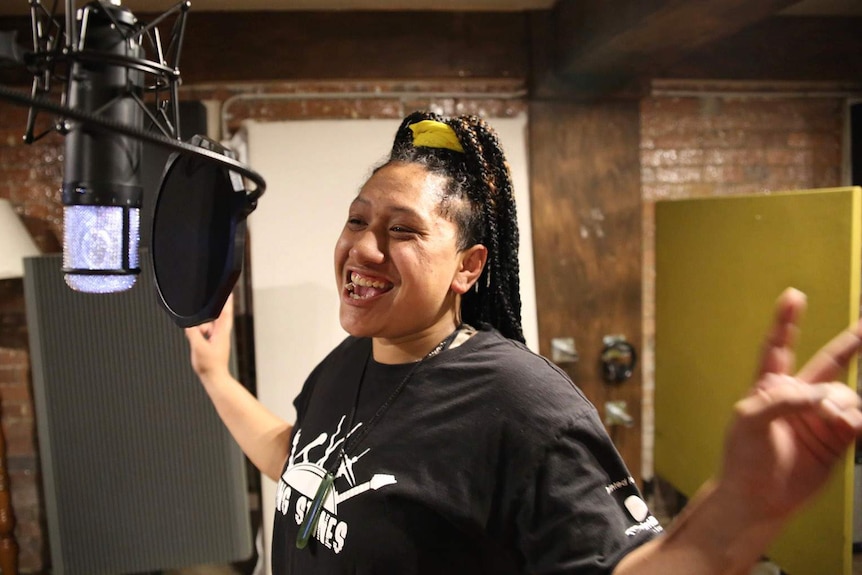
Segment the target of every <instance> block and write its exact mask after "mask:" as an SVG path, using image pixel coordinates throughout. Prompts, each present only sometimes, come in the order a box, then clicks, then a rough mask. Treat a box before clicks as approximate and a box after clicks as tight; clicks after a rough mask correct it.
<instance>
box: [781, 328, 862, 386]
mask: <svg viewBox="0 0 862 575" xmlns="http://www.w3.org/2000/svg"><path fill="white" fill-rule="evenodd" d="M860 349H862V320H860V321H859V322H857V323H856V325H855V326H853V327H851V328H849V329H846V330H844V331H842V332H841V333H839V334H838V335H837V336H835V337H834V338H833V339H832V340H831V341H830V342H829V343H827V344H826V345H824V346H823V347H821V348H820V350H819V351H818V352H817V353H816V354H814V356H813V357H812V358H811V359H810V360H809V361H808V362H807V363H806V364H805V365H804V366H803V367H802V369H800V370H799V372H798V373H797V374H796V377H797V378H799V379H800V380H802V381H807V382H808V383H817V382H820V381H833V380H835V379H837V378H838V376H839V375H841V373H843V372H844V370H845V369H846V368H847V366H848V365H849V363H850V360H851V359H853V357H854V356H855V355H856V354H857V353H859V350H860Z"/></svg>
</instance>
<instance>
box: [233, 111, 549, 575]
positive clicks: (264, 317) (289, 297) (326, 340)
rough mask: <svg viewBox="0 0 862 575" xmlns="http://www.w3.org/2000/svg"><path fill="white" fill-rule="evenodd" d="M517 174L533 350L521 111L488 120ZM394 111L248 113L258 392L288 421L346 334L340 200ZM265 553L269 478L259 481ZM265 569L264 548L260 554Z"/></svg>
mask: <svg viewBox="0 0 862 575" xmlns="http://www.w3.org/2000/svg"><path fill="white" fill-rule="evenodd" d="M489 122H490V123H491V125H492V126H493V127H494V128H495V129H496V131H497V132H498V134H499V136H500V139H501V141H502V143H503V148H504V151H505V153H506V156H507V159H508V160H509V163H510V166H511V169H512V176H513V179H514V185H515V191H516V200H517V203H518V218H519V223H520V235H521V245H520V253H521V259H520V272H521V298H522V300H523V303H522V306H523V309H522V315H523V328H524V335H525V337H526V339H527V345H528V346H529V347H530V348H531V349H533V350H538V327H537V320H536V302H535V300H536V298H535V282H534V279H533V249H532V242H531V231H530V203H529V191H528V169H527V149H526V128H527V117H526V116H525V115H522V116H519V117H517V118H507V119H497V120H489ZM399 124H400V120H301V121H291V122H270V123H259V122H247V123H246V124H245V125H244V133H245V139H246V141H245V146H246V150H247V154H248V158H247V160H248V162H249V164H250V165H251V166H252V167H253V168H254V169H255V170H256V171H257V172H259V173H261V174H262V175H263V177H264V178H265V179H266V181H267V190H266V193H265V194H264V195H263V196H262V197H261V199H260V204H259V206H258V208H257V210H256V211H255V212H254V213H253V214H252V215H251V216H250V217H249V220H248V222H249V229H250V233H251V277H252V297H253V305H254V310H253V313H254V341H255V361H256V371H257V394H258V398H259V399H260V400H261V401H262V402H263V403H264V404H265V405H266V406H267V407H268V408H269V409H271V410H272V411H273V412H275V413H276V414H278V415H280V416H281V417H283V418H285V419H287V420H289V421H293V420H294V419H295V417H296V413H295V411H294V409H293V399H294V397H296V395H297V394H298V393H299V390H300V389H301V387H302V384H303V382H304V381H305V378H306V377H307V375H308V374H309V373H310V372H311V370H312V369H313V368H314V366H315V365H317V363H318V362H320V360H322V359H323V357H324V356H325V355H326V354H327V353H328V352H329V351H330V350H331V349H332V348H333V347H334V346H335V345H337V344H338V342H340V341H341V340H342V339H343V338H344V337H345V336H346V333H345V332H344V331H343V330H342V329H341V326H340V325H339V322H338V291H337V289H336V282H335V271H334V264H333V255H332V254H333V249H334V247H335V242H336V239H337V238H338V235H339V234H340V233H341V228H342V227H343V225H344V221H345V219H346V217H347V208H348V205H349V204H350V202H351V201H352V200H353V198H354V197H355V196H356V194H357V193H358V192H359V188H360V187H361V186H362V184H363V183H364V182H365V180H366V179H367V178H368V176H369V175H370V173H371V169H372V168H373V167H374V166H376V165H378V164H379V163H380V162H381V161H383V160H384V159H385V157H386V155H387V154H388V152H389V148H390V146H391V144H392V140H393V138H394V135H395V131H396V129H397V128H398V125H399ZM262 485H263V488H262V489H263V493H262V497H263V503H262V505H263V518H264V519H263V525H264V551H265V553H266V554H267V555H268V553H269V548H270V539H271V532H270V530H271V522H272V517H273V513H274V510H275V507H274V503H275V484H274V483H273V482H272V481H270V480H269V479H266V478H264V479H263V482H262ZM266 565H267V573H269V572H270V571H269V557H268V556H267V557H266Z"/></svg>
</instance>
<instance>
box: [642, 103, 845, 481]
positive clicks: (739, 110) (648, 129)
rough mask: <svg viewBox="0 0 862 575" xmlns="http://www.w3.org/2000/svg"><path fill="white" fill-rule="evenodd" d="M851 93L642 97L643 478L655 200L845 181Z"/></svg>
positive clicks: (649, 440) (649, 422) (648, 453)
mask: <svg viewBox="0 0 862 575" xmlns="http://www.w3.org/2000/svg"><path fill="white" fill-rule="evenodd" d="M845 105H846V104H845V100H844V99H843V98H840V97H828V96H825V97H822V98H820V97H792V96H788V95H786V94H785V95H768V94H766V95H755V94H752V95H749V96H746V95H745V94H744V93H743V94H740V93H738V92H732V93H731V92H728V93H727V94H722V93H721V92H718V93H711V94H704V95H700V96H688V97H673V96H667V97H650V98H646V99H644V100H643V101H642V103H641V177H642V185H643V187H642V192H643V199H644V211H643V231H644V243H643V248H644V265H643V270H644V276H643V338H644V339H643V341H644V344H643V346H644V349H643V353H642V368H643V374H644V397H643V408H644V465H643V469H644V476H645V477H651V476H652V446H653V434H654V429H653V419H652V412H653V391H654V375H655V373H654V372H655V364H654V355H653V351H654V343H655V316H654V313H655V289H654V288H655V252H654V247H655V202H656V200H662V199H677V198H693V197H703V196H728V195H738V194H758V193H764V192H770V191H782V190H794V189H808V188H823V187H834V186H840V185H841V184H842V182H841V174H842V151H843V150H842V134H843V126H844V115H845Z"/></svg>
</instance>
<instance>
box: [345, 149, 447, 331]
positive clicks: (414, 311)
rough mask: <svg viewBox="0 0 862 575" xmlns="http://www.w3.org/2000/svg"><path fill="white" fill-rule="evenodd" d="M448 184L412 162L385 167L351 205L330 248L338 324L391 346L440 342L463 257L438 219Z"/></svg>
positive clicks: (366, 185)
mask: <svg viewBox="0 0 862 575" xmlns="http://www.w3.org/2000/svg"><path fill="white" fill-rule="evenodd" d="M444 182H445V180H444V179H443V178H442V177H441V176H438V175H434V174H430V173H429V172H428V171H427V170H426V169H425V168H423V167H421V166H418V165H416V164H399V163H396V164H389V165H387V166H386V167H384V168H382V169H380V170H378V171H377V172H376V173H375V174H374V175H373V176H371V178H370V179H369V180H368V181H367V182H366V183H365V185H364V186H363V187H362V190H360V192H359V195H358V196H357V197H356V199H354V200H353V202H352V203H351V204H350V209H349V211H348V216H347V223H346V224H345V225H344V229H343V230H342V232H341V236H340V237H339V238H338V243H337V244H336V246H335V274H336V280H337V282H338V289H339V292H340V295H341V305H340V320H341V325H342V327H343V328H344V329H345V330H346V331H347V332H348V333H349V334H351V335H354V336H357V337H377V338H385V339H387V340H390V341H391V343H395V344H397V343H399V342H408V341H412V340H415V339H416V338H420V337H431V336H434V337H436V336H437V335H438V334H443V335H442V336H441V337H445V335H446V334H448V333H449V332H450V331H451V330H452V328H453V327H454V325H455V322H456V321H457V309H456V307H457V306H458V305H460V300H459V298H458V296H457V293H456V292H459V291H461V288H460V287H459V286H460V284H459V283H458V282H455V284H456V285H455V289H454V290H453V289H452V288H453V281H455V278H456V276H457V275H458V273H459V270H460V269H461V268H462V260H463V253H459V251H458V249H457V247H456V246H457V233H458V230H457V228H456V225H455V224H454V223H453V222H451V221H449V220H447V219H445V218H444V217H443V216H441V215H440V210H439V205H440V200H441V198H442V192H443V186H444Z"/></svg>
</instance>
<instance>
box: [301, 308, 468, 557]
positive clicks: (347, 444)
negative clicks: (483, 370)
mask: <svg viewBox="0 0 862 575" xmlns="http://www.w3.org/2000/svg"><path fill="white" fill-rule="evenodd" d="M465 328H466V329H472V328H470V326H467V325H466V324H460V325H459V326H458V327H456V328H455V331H453V332H452V333H450V334H449V335H448V336H446V338H445V339H444V340H443V341H441V342H440V343H438V344H437V345H436V346H435V347H434V349H432V350H431V351H429V352H428V353H427V354H426V355H425V357H423V358H422V359H420V360H419V361H417V362H416V363H415V364H414V365H413V367H411V368H410V371H408V372H407V375H405V376H404V378H403V379H402V380H401V381H400V382H399V383H398V385H397V386H396V387H395V389H393V390H392V393H390V394H389V397H387V398H386V401H384V402H383V403H382V404H381V405H380V407H379V408H377V411H376V412H375V413H374V415H373V416H371V419H369V420H368V423H366V424H365V425H364V426H362V428H361V429H359V430H358V432H357V433H356V435H353V436H352V437H351V436H348V437H346V438H345V440H344V442H343V443H342V444H341V449H340V450H339V453H338V456H337V457H336V458H335V463H334V464H333V465H332V466H330V467H328V468H326V473H325V474H324V476H323V477H321V479H320V484H319V485H318V487H317V492H316V493H315V494H314V499H312V502H311V505H310V506H309V507H308V509H307V510H306V513H305V517H304V518H303V520H302V523H301V524H300V526H299V531H298V532H297V534H296V547H297V549H305V547H306V546H307V545H308V542H309V540H310V539H311V537H312V535H313V534H314V532H315V531H317V524H318V522H319V521H320V515H321V512H322V510H323V507H324V504H325V501H326V498H327V497H328V496H329V492H330V491H332V489H333V485H334V483H335V475H336V473H337V472H338V465H339V464H340V463H341V462H342V461H344V460H345V459H346V457H347V453H348V452H349V451H351V450H353V449H354V448H356V446H357V445H359V442H360V441H362V440H363V439H365V436H366V435H368V433H369V432H370V431H371V430H372V429H373V428H374V426H375V425H376V424H377V422H378V421H379V420H380V418H382V417H383V415H384V414H385V413H386V411H387V410H388V409H389V407H390V406H391V405H392V403H393V402H394V401H395V400H396V399H397V398H398V396H399V395H400V394H401V391H402V390H403V389H404V387H405V386H406V385H407V382H408V381H409V380H410V378H411V377H412V376H413V374H414V373H415V372H416V370H417V369H419V366H420V365H421V364H422V363H423V362H424V361H425V360H426V359H430V358H432V357H434V356H435V355H438V354H439V353H440V352H442V351H443V350H444V349H446V348H448V347H449V346H450V345H452V342H453V341H454V340H455V338H456V337H457V336H458V334H459V333H461V330H462V329H465ZM372 354H373V350H369V352H368V355H367V356H366V357H365V363H364V364H363V366H362V372H361V373H360V375H359V383H358V384H357V385H356V396H355V398H354V399H353V407H352V408H351V410H350V418H349V422H348V424H347V429H348V433H350V430H352V429H353V421H354V418H355V417H356V411H357V409H358V408H359V394H360V392H361V390H362V383H363V382H364V381H365V373H366V371H367V370H368V364H369V363H371V356H372Z"/></svg>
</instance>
